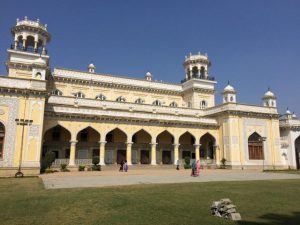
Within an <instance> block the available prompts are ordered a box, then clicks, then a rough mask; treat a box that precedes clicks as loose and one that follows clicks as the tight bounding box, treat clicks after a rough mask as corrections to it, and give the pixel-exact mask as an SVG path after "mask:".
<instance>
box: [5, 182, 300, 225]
mask: <svg viewBox="0 0 300 225" xmlns="http://www.w3.org/2000/svg"><path fill="white" fill-rule="evenodd" d="M0 193H1V195H0V218H1V219H0V224H5V225H6V224H9V225H13V224H43V225H47V224H51V225H52V224H108V225H115V224H122V225H125V224H130V225H134V224H162V225H164V224H166V225H171V224H174V225H175V224H178V225H188V224H191V225H197V224H205V225H207V224H213V225H219V224H220V225H222V224H245V225H256V224H268V225H271V224H272V225H273V224H282V225H283V224H289V225H291V224H299V223H300V222H299V221H300V205H299V202H300V180H273V181H243V182H210V183H189V184H162V185H136V186H124V187H110V188H84V189H83V188H82V189H53V190H45V189H44V188H43V184H42V181H41V180H40V179H39V178H23V179H14V178H7V179H0ZM225 197H226V198H230V199H231V200H232V201H233V203H234V204H235V205H237V209H238V212H240V213H241V215H242V219H243V221H240V222H233V221H229V220H225V219H222V218H217V217H213V216H211V215H210V205H211V203H212V201H214V200H219V199H221V198H225Z"/></svg>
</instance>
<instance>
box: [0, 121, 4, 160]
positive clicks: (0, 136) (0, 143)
mask: <svg viewBox="0 0 300 225" xmlns="http://www.w3.org/2000/svg"><path fill="white" fill-rule="evenodd" d="M4 138H5V127H4V125H3V124H2V123H0V159H3V152H4Z"/></svg>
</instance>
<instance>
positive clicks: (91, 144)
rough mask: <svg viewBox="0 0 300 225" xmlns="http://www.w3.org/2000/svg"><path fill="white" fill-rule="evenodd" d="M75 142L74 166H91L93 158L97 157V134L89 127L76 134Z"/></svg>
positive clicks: (98, 135)
mask: <svg viewBox="0 0 300 225" xmlns="http://www.w3.org/2000/svg"><path fill="white" fill-rule="evenodd" d="M76 140H77V141H78V142H77V144H76V157H75V158H76V159H75V164H91V163H92V158H93V156H99V151H100V146H99V141H100V134H99V132H98V131H96V130H95V129H94V128H92V127H90V126H89V127H87V128H84V129H82V130H81V131H79V132H78V134H77V137H76Z"/></svg>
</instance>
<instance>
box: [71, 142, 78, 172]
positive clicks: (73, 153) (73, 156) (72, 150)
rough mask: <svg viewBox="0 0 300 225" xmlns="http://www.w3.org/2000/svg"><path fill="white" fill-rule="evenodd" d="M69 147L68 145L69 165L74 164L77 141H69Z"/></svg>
mask: <svg viewBox="0 0 300 225" xmlns="http://www.w3.org/2000/svg"><path fill="white" fill-rule="evenodd" d="M70 143H71V147H70V160H69V166H75V155H76V143H77V141H70Z"/></svg>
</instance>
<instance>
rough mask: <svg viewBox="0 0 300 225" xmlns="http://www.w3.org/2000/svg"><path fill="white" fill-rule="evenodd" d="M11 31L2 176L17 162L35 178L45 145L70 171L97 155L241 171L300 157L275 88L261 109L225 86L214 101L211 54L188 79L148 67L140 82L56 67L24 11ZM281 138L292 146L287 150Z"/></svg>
mask: <svg viewBox="0 0 300 225" xmlns="http://www.w3.org/2000/svg"><path fill="white" fill-rule="evenodd" d="M11 33H12V35H13V37H14V40H13V44H12V45H11V46H10V48H9V49H8V50H7V53H8V60H7V62H6V67H7V72H8V75H7V76H0V90H1V91H0V175H2V176H4V175H14V174H15V173H16V171H18V168H19V167H21V169H22V172H23V173H24V174H25V175H29V174H38V173H39V171H40V165H41V161H42V159H43V157H44V156H45V153H46V152H47V151H53V152H54V153H55V155H56V160H55V162H54V164H55V165H60V164H62V163H66V164H68V165H69V168H72V167H74V168H75V167H78V165H79V164H85V165H88V164H91V160H92V157H93V156H95V155H96V156H99V157H100V164H101V165H103V166H104V165H105V166H108V165H110V164H116V163H118V162H120V161H121V160H125V159H126V160H127V161H128V164H129V165H132V166H135V165H139V164H149V165H151V166H154V167H155V166H157V165H164V164H177V163H178V162H180V163H183V159H184V158H185V157H186V156H189V157H191V158H192V159H196V160H198V159H200V161H201V163H202V165H204V166H207V167H216V166H218V165H219V164H220V160H221V159H222V158H225V159H226V160H227V161H226V164H227V165H228V166H229V167H231V168H244V169H247V168H258V167H259V168H261V167H262V166H264V167H266V168H283V167H288V166H290V167H297V165H298V164H297V163H299V154H298V152H299V151H298V150H299V142H300V141H299V140H298V141H295V140H296V139H297V135H294V136H293V138H294V139H295V140H292V139H289V140H288V138H289V137H290V136H289V135H290V133H291V132H298V130H297V129H298V128H299V127H300V122H299V120H297V119H296V118H295V117H293V116H290V117H288V115H287V117H286V118H284V120H282V121H281V120H280V119H279V114H278V112H277V108H276V97H275V95H274V94H273V93H272V92H271V91H268V92H266V93H265V94H264V95H263V97H262V105H261V106H255V105H245V104H239V103H238V102H237V96H236V94H237V93H236V91H235V89H234V88H233V87H232V86H230V85H229V84H228V85H227V86H226V87H225V88H224V91H223V92H222V104H220V105H216V104H215V97H216V96H215V86H216V83H217V82H216V81H215V79H214V78H213V77H211V76H210V75H209V72H208V70H209V67H210V60H209V58H208V57H207V55H206V54H200V53H198V54H195V55H193V54H190V55H189V56H186V57H185V60H184V62H183V67H184V73H185V76H184V79H183V80H182V82H181V83H165V82H158V81H155V80H153V77H152V74H151V73H149V72H147V73H146V74H145V77H144V78H141V79H139V78H134V77H125V76H115V75H110V74H103V73H98V72H96V67H95V66H94V65H93V64H90V65H89V66H88V69H87V71H77V70H72V69H62V68H54V69H53V70H51V69H50V65H49V58H50V56H49V55H48V53H47V49H46V45H47V43H48V42H49V41H50V40H51V35H50V33H49V32H48V28H47V25H44V24H42V23H41V22H40V21H39V20H37V21H32V20H29V19H28V18H27V17H25V19H24V20H17V23H16V25H15V26H14V27H12V28H11ZM280 121H281V122H280ZM289 121H294V122H293V124H294V127H293V128H292V125H291V126H289ZM298 122H299V123H298ZM280 123H281V124H283V127H282V129H281V128H280ZM297 123H298V128H297ZM295 124H296V125H295ZM295 127H296V128H295ZM281 133H282V134H283V135H284V138H281V137H280V134H281ZM299 135H300V134H299ZM283 139H284V140H285V142H287V143H288V146H289V145H290V144H292V145H291V148H290V147H287V146H286V145H285V148H283V147H284V146H283V144H282V140H283ZM298 139H299V138H298ZM293 141H294V142H295V143H294V142H293ZM297 146H298V148H297ZM291 151H293V152H291ZM297 160H298V161H297ZM151 166H149V167H151Z"/></svg>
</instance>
